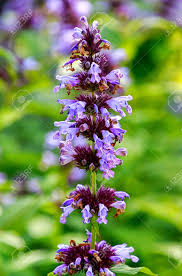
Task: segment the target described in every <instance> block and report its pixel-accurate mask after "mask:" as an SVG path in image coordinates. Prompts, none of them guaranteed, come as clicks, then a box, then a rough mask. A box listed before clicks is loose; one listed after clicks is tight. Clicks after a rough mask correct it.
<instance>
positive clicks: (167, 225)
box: [0, 10, 182, 276]
mask: <svg viewBox="0 0 182 276" xmlns="http://www.w3.org/2000/svg"><path fill="white" fill-rule="evenodd" d="M90 18H91V19H90V20H91V21H92V20H93V18H94V19H98V20H99V22H100V23H101V27H102V28H101V33H102V36H103V37H104V38H105V39H108V40H109V41H111V43H112V45H113V47H114V48H123V49H125V51H126V53H127V56H128V57H127V59H126V60H125V61H124V62H123V63H121V64H120V66H124V67H127V68H128V69H129V76H130V83H129V84H127V87H126V90H125V94H126V95H127V94H131V95H132V96H133V101H132V103H131V105H132V108H133V113H132V115H131V116H128V117H126V118H125V119H124V120H123V121H122V126H123V128H124V129H126V130H127V134H126V135H125V137H124V141H123V146H124V147H126V148H127V150H128V156H127V157H126V158H124V163H123V166H122V167H121V168H117V169H116V170H115V177H114V178H113V179H111V180H109V181H106V180H104V181H103V179H102V177H101V175H98V176H97V181H98V185H100V184H104V185H107V186H110V187H114V188H115V189H117V190H123V191H126V192H127V193H129V194H130V196H131V199H130V200H127V209H126V212H125V213H124V214H123V215H121V216H119V217H118V218H116V219H114V218H113V214H114V213H113V214H109V219H108V221H109V222H108V224H107V225H106V226H105V225H104V226H102V225H101V226H100V234H101V238H102V239H105V240H107V241H108V242H109V243H111V244H112V245H115V244H118V243H123V242H126V243H127V244H128V245H129V246H133V247H134V248H135V255H137V256H138V257H139V258H140V261H139V263H138V265H139V266H147V267H149V268H150V269H151V270H152V271H153V272H155V273H158V274H159V275H161V276H174V275H176V276H180V275H182V186H181V184H182V143H181V138H182V52H181V47H182V30H181V28H180V27H178V26H177V25H175V24H173V23H171V22H170V21H167V20H165V19H162V18H160V19H159V18H153V17H152V16H147V17H142V18H133V19H130V20H129V19H127V20H126V19H123V18H121V17H119V16H116V15H115V14H114V12H113V11H112V10H110V12H109V13H108V12H104V11H103V12H102V11H101V12H100V11H99V12H97V13H94V12H92V14H91V16H90ZM48 20H49V19H48ZM5 39H6V36H5V35H4V34H2V37H1V42H2V47H1V48H0V68H1V69H0V74H1V76H4V75H3V72H6V76H8V77H6V78H2V79H0V150H1V151H0V172H1V173H0V275H1V276H17V275H18V276H25V275H26V276H45V275H47V273H49V272H50V271H52V270H53V269H54V268H55V267H56V265H57V264H56V261H55V260H54V256H55V252H56V249H57V244H59V243H69V241H70V240H71V239H74V240H76V241H78V242H81V241H83V240H84V239H85V229H86V228H87V225H83V224H82V218H81V215H80V213H79V212H77V211H76V212H74V214H72V215H71V216H70V217H69V218H68V220H67V221H68V222H67V224H66V225H61V224H60V223H59V217H60V215H61V210H60V208H59V206H60V205H61V202H62V201H63V200H64V199H65V196H66V195H68V193H69V192H70V191H71V190H72V189H73V188H74V187H75V185H76V184H77V183H76V182H75V183H70V181H68V177H69V174H70V170H71V168H70V166H67V167H60V166H59V164H58V162H57V161H56V158H58V156H59V151H58V150H57V149H53V150H50V149H49V150H47V148H46V146H45V137H46V135H47V133H49V132H50V131H54V130H55V128H54V126H53V123H54V121H56V120H62V119H64V118H65V114H64V115H60V114H59V111H60V106H59V105H58V104H57V102H56V100H57V97H59V98H64V97H67V96H66V92H65V91H63V92H59V95H55V94H53V93H52V89H53V87H54V86H55V85H56V84H57V82H56V80H55V75H56V72H58V71H60V70H62V69H61V65H62V64H63V63H64V61H65V60H66V58H67V57H66V56H65V55H61V54H57V53H54V52H53V51H51V50H50V48H51V39H50V35H49V33H48V31H47V29H46V28H43V29H38V30H37V29H36V30H35V29H33V28H27V29H26V28H21V29H20V30H18V31H17V32H16V33H15V34H14V35H13V36H10V37H9V38H8V43H10V44H11V43H13V52H12V51H11V50H10V48H9V47H5V46H4V44H5V43H4V41H5ZM12 41H13V42H12ZM8 45H9V44H8ZM17 56H18V57H19V58H21V59H25V58H27V57H30V56H31V57H33V58H34V59H35V60H36V61H37V62H38V66H37V67H36V70H34V69H32V70H27V71H23V72H19V70H18V69H17V68H18V64H17ZM46 154H47V155H46ZM45 160H48V161H50V164H49V162H48V161H45ZM51 160H52V162H51ZM46 162H48V163H46ZM79 182H80V183H83V184H86V183H89V175H88V176H86V178H85V179H83V180H81V181H79ZM88 229H89V226H88ZM127 264H129V265H132V264H130V262H127ZM141 275H142V274H141Z"/></svg>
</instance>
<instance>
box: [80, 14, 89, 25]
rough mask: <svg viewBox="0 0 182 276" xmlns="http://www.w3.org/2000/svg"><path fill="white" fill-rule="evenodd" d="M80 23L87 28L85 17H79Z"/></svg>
mask: <svg viewBox="0 0 182 276" xmlns="http://www.w3.org/2000/svg"><path fill="white" fill-rule="evenodd" d="M80 21H81V22H82V23H83V24H84V25H85V26H88V21H87V18H86V16H81V17H80Z"/></svg>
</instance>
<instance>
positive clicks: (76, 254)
mask: <svg viewBox="0 0 182 276" xmlns="http://www.w3.org/2000/svg"><path fill="white" fill-rule="evenodd" d="M87 235H88V239H87V240H86V241H84V242H83V243H81V244H76V242H75V241H74V240H71V241H70V246H67V245H64V244H60V245H58V250H57V255H56V257H55V258H56V260H57V261H58V262H62V264H61V265H59V266H58V267H56V268H55V269H54V271H53V274H54V275H59V276H60V275H62V274H66V273H68V274H69V275H72V274H75V273H78V272H80V271H84V272H85V273H86V275H87V276H94V275H98V274H99V275H106V276H111V275H112V276H114V275H115V274H114V273H113V272H112V271H111V270H110V269H111V268H112V266H114V265H117V264H119V263H125V261H126V259H130V260H131V261H132V262H134V263H136V262H138V260H139V259H138V257H136V256H134V255H132V253H133V251H134V248H133V247H127V244H125V243H124V244H119V245H115V246H111V245H109V244H107V243H106V242H105V241H104V240H103V241H100V242H98V243H95V249H91V244H90V240H91V233H90V232H89V231H88V230H87Z"/></svg>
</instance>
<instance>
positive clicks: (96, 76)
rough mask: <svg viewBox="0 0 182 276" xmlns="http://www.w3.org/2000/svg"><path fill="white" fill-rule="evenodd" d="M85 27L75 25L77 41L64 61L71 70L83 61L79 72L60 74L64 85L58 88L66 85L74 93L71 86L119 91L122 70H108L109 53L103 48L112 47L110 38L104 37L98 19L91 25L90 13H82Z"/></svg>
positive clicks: (101, 90) (65, 65) (59, 77)
mask: <svg viewBox="0 0 182 276" xmlns="http://www.w3.org/2000/svg"><path fill="white" fill-rule="evenodd" d="M81 22H82V25H83V27H82V29H81V28H78V27H76V28H75V29H74V33H73V38H74V40H75V44H74V46H73V48H72V55H71V57H70V60H69V61H68V62H66V63H65V64H64V67H66V68H67V70H70V71H72V72H74V71H75V69H74V68H73V64H74V63H75V62H77V63H78V64H79V65H80V68H81V69H82V70H80V71H79V72H76V73H74V74H73V75H71V76H59V75H58V76H57V77H56V78H57V79H58V80H59V81H60V85H59V86H56V87H55V88H54V92H58V91H59V89H60V88H65V87H66V89H67V91H68V94H69V93H70V90H71V88H74V89H77V90H78V89H82V90H85V91H89V92H90V91H97V92H98V93H99V92H103V91H105V92H107V93H115V92H116V91H117V89H118V88H119V87H120V79H121V78H122V73H121V72H120V70H119V69H115V70H112V71H110V72H108V70H107V69H108V68H110V66H108V57H107V55H105V54H104V53H102V50H103V49H108V50H109V49H110V42H109V41H107V40H105V39H102V38H101V35H100V32H99V30H98V29H97V27H98V22H97V21H94V22H93V24H92V27H91V28H90V27H89V25H88V22H87V19H86V17H84V16H82V17H81Z"/></svg>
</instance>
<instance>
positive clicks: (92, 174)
mask: <svg viewBox="0 0 182 276" xmlns="http://www.w3.org/2000/svg"><path fill="white" fill-rule="evenodd" d="M91 178H92V179H91V183H92V193H93V195H96V192H97V182H96V178H97V174H96V172H95V171H92V173H91Z"/></svg>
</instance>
